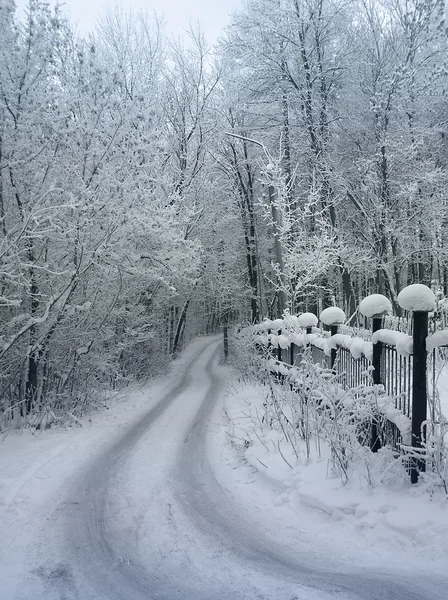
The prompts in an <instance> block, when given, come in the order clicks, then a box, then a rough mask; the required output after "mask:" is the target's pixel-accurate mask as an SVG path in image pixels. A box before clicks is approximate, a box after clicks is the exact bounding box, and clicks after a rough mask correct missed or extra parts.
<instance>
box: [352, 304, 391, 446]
mask: <svg viewBox="0 0 448 600" xmlns="http://www.w3.org/2000/svg"><path fill="white" fill-rule="evenodd" d="M359 312H360V313H361V314H362V315H364V317H365V318H366V320H367V319H372V335H373V334H374V333H375V332H376V331H379V330H380V329H382V328H383V318H384V317H385V316H386V315H389V314H390V313H391V312H392V304H391V302H390V300H389V299H388V298H386V296H383V295H382V294H371V295H370V296H367V297H366V298H364V300H362V301H361V302H360V304H359ZM372 350H373V352H372V367H373V373H372V379H373V383H374V385H380V384H381V383H384V382H383V381H381V379H382V375H384V374H382V373H381V355H382V352H383V344H382V342H376V344H373V349H372ZM380 448H381V442H380V439H379V436H378V421H377V420H376V419H375V418H372V424H371V429H370V450H371V451H372V452H378V450H379V449H380Z"/></svg>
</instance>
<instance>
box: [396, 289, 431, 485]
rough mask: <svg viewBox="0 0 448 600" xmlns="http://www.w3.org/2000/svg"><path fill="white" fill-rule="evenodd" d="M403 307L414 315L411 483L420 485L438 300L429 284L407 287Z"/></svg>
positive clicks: (401, 302) (400, 294)
mask: <svg viewBox="0 0 448 600" xmlns="http://www.w3.org/2000/svg"><path fill="white" fill-rule="evenodd" d="M398 303H399V304H400V306H401V308H404V309H405V310H408V311H412V313H413V320H414V322H413V334H412V338H413V352H412V354H413V361H412V417H411V421H412V438H411V439H412V441H411V445H412V448H415V455H414V456H413V457H412V459H411V483H417V481H418V476H419V473H420V472H422V471H425V470H426V463H425V459H424V458H423V456H422V449H423V443H424V442H425V441H426V424H425V423H426V418H427V405H428V398H427V353H426V338H427V337H428V313H429V312H431V311H434V310H435V308H436V298H435V296H434V293H433V292H432V290H431V289H430V288H429V287H427V286H426V285H422V284H419V283H416V284H414V285H408V287H406V288H404V290H402V291H401V292H400V293H399V294H398Z"/></svg>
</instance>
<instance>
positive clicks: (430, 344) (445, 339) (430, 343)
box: [426, 329, 448, 352]
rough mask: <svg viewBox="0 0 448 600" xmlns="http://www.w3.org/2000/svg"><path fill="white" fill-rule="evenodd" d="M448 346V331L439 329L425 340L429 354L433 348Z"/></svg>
mask: <svg viewBox="0 0 448 600" xmlns="http://www.w3.org/2000/svg"><path fill="white" fill-rule="evenodd" d="M440 346H448V329H441V330H440V331H436V332H435V333H433V334H432V335H428V337H427V338H426V350H427V351H428V352H431V350H434V348H439V347H440Z"/></svg>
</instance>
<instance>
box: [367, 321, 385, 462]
mask: <svg viewBox="0 0 448 600" xmlns="http://www.w3.org/2000/svg"><path fill="white" fill-rule="evenodd" d="M382 327H383V318H382V317H378V316H374V317H373V318H372V334H374V333H375V331H378V330H379V329H382ZM382 351H383V344H382V343H381V342H377V343H376V344H373V356H372V366H373V373H372V378H373V383H374V385H380V384H381V353H382ZM380 448H381V443H380V439H379V437H378V421H377V420H376V419H375V417H374V418H373V419H372V428H371V432H370V450H371V451H372V452H378V450H379V449H380Z"/></svg>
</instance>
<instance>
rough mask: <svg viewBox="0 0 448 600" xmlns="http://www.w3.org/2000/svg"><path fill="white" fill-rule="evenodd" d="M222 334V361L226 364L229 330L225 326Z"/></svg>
mask: <svg viewBox="0 0 448 600" xmlns="http://www.w3.org/2000/svg"><path fill="white" fill-rule="evenodd" d="M223 333H224V360H225V361H226V362H227V358H228V356H229V329H228V327H227V325H224V328H223Z"/></svg>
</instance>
